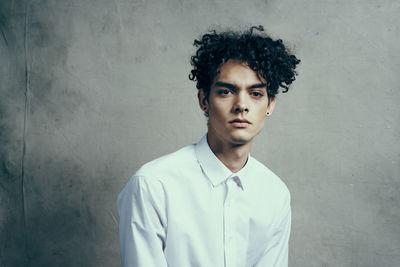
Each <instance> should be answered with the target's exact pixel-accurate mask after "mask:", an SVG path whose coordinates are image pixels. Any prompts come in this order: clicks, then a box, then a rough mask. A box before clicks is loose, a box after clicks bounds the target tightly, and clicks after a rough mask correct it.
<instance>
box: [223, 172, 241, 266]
mask: <svg viewBox="0 0 400 267" xmlns="http://www.w3.org/2000/svg"><path fill="white" fill-rule="evenodd" d="M225 183H226V189H227V190H226V198H225V205H224V206H225V208H224V217H225V220H224V223H225V225H224V229H225V260H226V266H227V267H231V266H235V262H236V255H235V251H236V244H235V229H236V226H235V220H236V218H235V217H236V215H235V200H234V199H235V194H236V193H237V192H236V191H237V189H238V186H237V184H236V182H235V181H234V180H233V179H232V178H230V179H228V180H227V181H226V182H225Z"/></svg>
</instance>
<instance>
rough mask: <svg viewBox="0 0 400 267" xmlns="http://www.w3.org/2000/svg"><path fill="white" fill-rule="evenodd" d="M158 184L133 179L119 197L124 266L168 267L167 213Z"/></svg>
mask: <svg viewBox="0 0 400 267" xmlns="http://www.w3.org/2000/svg"><path fill="white" fill-rule="evenodd" d="M164 196H165V195H164V192H163V188H162V185H161V184H155V185H151V186H150V185H149V184H148V182H147V181H146V180H145V179H144V178H143V177H136V176H134V177H132V178H131V180H130V181H129V183H128V184H127V185H126V186H125V188H124V189H123V190H122V192H121V193H120V194H119V196H118V203H117V204H118V213H119V217H120V223H119V237H120V249H121V258H122V266H123V267H164V266H165V267H167V262H166V259H165V256H164V251H163V250H164V246H165V236H166V233H165V229H166V214H165V200H164Z"/></svg>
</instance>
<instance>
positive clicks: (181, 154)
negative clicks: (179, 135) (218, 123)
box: [134, 145, 196, 180]
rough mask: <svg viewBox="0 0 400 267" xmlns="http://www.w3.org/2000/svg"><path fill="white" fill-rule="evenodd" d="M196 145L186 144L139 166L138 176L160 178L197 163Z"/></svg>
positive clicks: (136, 174)
mask: <svg viewBox="0 0 400 267" xmlns="http://www.w3.org/2000/svg"><path fill="white" fill-rule="evenodd" d="M194 147H195V145H188V146H185V147H183V148H181V149H179V150H177V151H175V152H173V153H170V154H167V155H164V156H161V157H159V158H156V159H154V160H152V161H150V162H148V163H146V164H144V165H143V166H142V167H140V168H139V170H138V171H137V172H136V173H135V174H134V176H137V177H144V178H146V180H148V179H159V178H162V177H165V176H168V175H171V174H172V173H174V172H177V171H179V170H180V169H182V168H186V167H188V166H191V165H192V164H193V163H196V154H195V150H194Z"/></svg>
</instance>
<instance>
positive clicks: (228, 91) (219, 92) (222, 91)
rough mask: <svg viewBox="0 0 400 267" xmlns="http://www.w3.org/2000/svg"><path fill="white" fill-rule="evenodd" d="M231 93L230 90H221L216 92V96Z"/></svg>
mask: <svg viewBox="0 0 400 267" xmlns="http://www.w3.org/2000/svg"><path fill="white" fill-rule="evenodd" d="M231 93H232V92H231V91H230V90H227V89H223V90H219V91H218V95H229V94H231Z"/></svg>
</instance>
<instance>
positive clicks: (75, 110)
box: [0, 0, 400, 267]
mask: <svg viewBox="0 0 400 267" xmlns="http://www.w3.org/2000/svg"><path fill="white" fill-rule="evenodd" d="M399 14H400V2H399V1H395V0H392V1H390V0H374V1H372V0H371V1H370V0H365V1H356V0H350V1H349V0H335V1H333V0H329V1H328V0H325V1H320V0H308V1H291V0H269V1H261V0H255V1H238V0H231V1H229V0H220V1H212V0H206V1H194V0H190V1H187V0H179V1H178V0H176V1H161V0H157V1H156V0H153V1H145V0H131V1H129V0H114V1H105V0H103V1H101V0H100V1H94V0H83V1H75V0H63V1H61V0H42V1H39V0H36V1H26V0H25V1H23V0H20V1H7V0H2V1H1V2H0V29H1V35H0V63H1V64H0V75H1V77H0V82H1V84H0V93H1V97H0V159H1V161H0V266H119V265H120V259H119V245H118V234H117V231H118V228H117V221H118V218H117V212H116V197H117V194H118V192H119V191H120V190H121V189H122V187H123V186H124V185H125V183H126V182H127V181H128V179H129V177H130V176H131V174H132V173H133V172H134V171H135V170H136V169H137V168H138V167H139V166H140V165H142V164H143V163H145V162H147V161H149V160H151V159H153V158H155V157H158V156H160V155H162V154H165V153H168V152H172V151H174V150H176V149H178V148H179V147H181V146H184V145H186V144H189V143H193V142H196V141H197V140H199V138H200V137H201V136H202V135H203V134H204V133H205V130H206V127H205V120H204V118H203V116H202V114H201V111H200V110H199V108H198V107H197V100H196V90H195V86H194V84H193V83H192V82H190V81H189V80H188V79H187V75H188V73H189V71H190V66H189V57H190V55H191V54H192V53H193V51H194V48H193V47H192V42H193V39H194V38H197V37H199V35H200V34H201V33H203V32H205V31H206V30H207V29H209V28H210V26H216V27H217V28H220V27H222V28H224V27H227V26H230V27H233V28H237V25H242V26H243V25H245V26H246V25H258V24H262V25H264V26H265V28H266V29H267V30H268V32H269V33H270V34H271V35H272V36H273V37H280V38H282V39H284V40H286V41H287V42H288V43H289V44H290V46H291V47H292V48H293V49H294V51H295V52H296V54H297V55H298V56H299V57H300V58H301V59H302V65H301V66H300V68H299V73H300V76H298V80H297V81H296V82H295V83H294V86H293V87H292V89H293V91H292V92H289V93H288V94H286V95H284V94H280V95H279V97H278V102H277V107H276V111H275V113H274V114H273V116H272V117H271V118H270V119H269V121H268V122H267V124H266V129H265V130H264V132H263V133H262V134H261V135H260V136H259V137H258V139H257V141H256V145H255V147H254V149H253V152H252V154H253V155H254V156H255V157H256V158H258V159H259V160H260V161H262V162H263V163H265V164H266V165H268V166H269V167H270V168H271V169H272V170H274V171H275V172H276V173H277V174H279V175H280V176H281V177H282V179H283V180H284V181H285V182H286V183H287V185H288V186H289V188H290V190H291V192H292V205H293V227H292V229H293V230H292V236H291V241H290V266H293V267H294V266H299V267H304V266H343V267H346V266H370V267H376V266H399V265H400V181H399V178H400V154H399V148H400V131H399V130H400V129H399V126H400V124H399V122H400V120H399V119H400V106H399V102H400V91H399V84H400V78H399V75H398V74H399V73H400V58H399V55H400V48H399V47H400V46H399V39H400V37H399V36H400V16H399Z"/></svg>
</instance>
